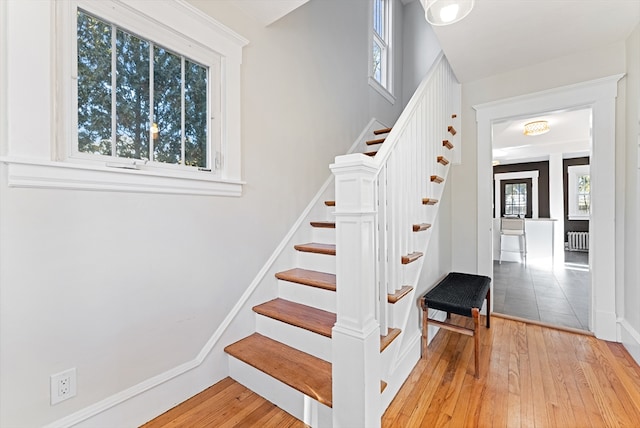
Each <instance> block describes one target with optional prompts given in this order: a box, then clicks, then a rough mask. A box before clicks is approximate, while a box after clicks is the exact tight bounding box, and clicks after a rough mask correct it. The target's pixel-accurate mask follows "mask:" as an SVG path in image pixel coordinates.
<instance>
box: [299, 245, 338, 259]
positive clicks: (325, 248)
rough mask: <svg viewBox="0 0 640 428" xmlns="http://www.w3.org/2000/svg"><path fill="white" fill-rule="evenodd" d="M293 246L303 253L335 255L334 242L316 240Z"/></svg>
mask: <svg viewBox="0 0 640 428" xmlns="http://www.w3.org/2000/svg"><path fill="white" fill-rule="evenodd" d="M293 248H295V249H296V250H298V251H303V252H305V253H317V254H327V255H330V256H335V255H336V246H335V244H319V243H317V242H310V243H308V244H298V245H294V246H293Z"/></svg>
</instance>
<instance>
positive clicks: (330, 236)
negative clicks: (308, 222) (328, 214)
mask: <svg viewBox="0 0 640 428" xmlns="http://www.w3.org/2000/svg"><path fill="white" fill-rule="evenodd" d="M311 236H312V237H313V238H312V240H313V242H322V243H323V244H335V243H336V230H335V229H333V228H329V227H314V228H313V232H312V234H311Z"/></svg>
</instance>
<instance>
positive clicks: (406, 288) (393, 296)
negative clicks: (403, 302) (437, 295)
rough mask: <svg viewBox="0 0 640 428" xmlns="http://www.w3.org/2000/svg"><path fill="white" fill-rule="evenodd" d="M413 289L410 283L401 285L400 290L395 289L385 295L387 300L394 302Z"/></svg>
mask: <svg viewBox="0 0 640 428" xmlns="http://www.w3.org/2000/svg"><path fill="white" fill-rule="evenodd" d="M412 290H413V287H411V286H410V285H405V286H403V287H402V288H401V289H400V290H398V291H396V292H395V293H393V294H388V295H387V302H389V303H396V302H397V301H398V300H400V299H402V298H403V297H404V296H406V295H407V294H409V293H410V292H411V291H412Z"/></svg>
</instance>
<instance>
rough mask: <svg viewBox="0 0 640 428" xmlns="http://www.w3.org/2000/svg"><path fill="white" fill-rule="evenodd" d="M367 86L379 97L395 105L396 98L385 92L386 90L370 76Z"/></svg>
mask: <svg viewBox="0 0 640 428" xmlns="http://www.w3.org/2000/svg"><path fill="white" fill-rule="evenodd" d="M369 86H371V87H372V88H373V89H375V90H376V91H377V92H378V93H379V94H380V95H382V96H383V97H384V98H385V99H386V100H387V101H389V102H390V103H391V105H393V104H395V103H396V97H394V96H393V94H392V93H391V92H389V91H388V90H387V88H385V87H384V86H382V85H381V84H380V83H379V82H378V81H377V80H376V79H374V78H373V77H371V76H369Z"/></svg>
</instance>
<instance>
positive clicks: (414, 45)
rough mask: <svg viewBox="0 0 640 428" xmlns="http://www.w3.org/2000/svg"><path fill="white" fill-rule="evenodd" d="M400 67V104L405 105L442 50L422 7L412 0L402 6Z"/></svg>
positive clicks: (415, 0)
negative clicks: (402, 58) (401, 61)
mask: <svg viewBox="0 0 640 428" xmlns="http://www.w3.org/2000/svg"><path fill="white" fill-rule="evenodd" d="M403 37H404V42H403V49H404V55H403V57H404V58H405V64H404V67H403V68H402V73H403V76H402V105H407V103H408V102H409V100H410V99H411V96H412V95H413V93H414V92H415V91H416V88H417V87H418V85H419V84H420V82H422V79H423V78H424V76H425V75H426V74H427V72H428V71H429V69H430V68H431V66H432V65H433V62H434V61H435V60H436V58H437V56H438V54H439V53H440V52H441V51H442V49H441V48H440V43H439V42H438V39H437V38H436V35H435V33H434V32H433V29H432V28H431V25H429V24H428V23H427V21H426V19H425V18H424V9H423V7H422V5H421V4H420V2H419V1H417V0H414V1H412V2H411V3H409V4H407V5H406V6H405V7H404V22H403Z"/></svg>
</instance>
